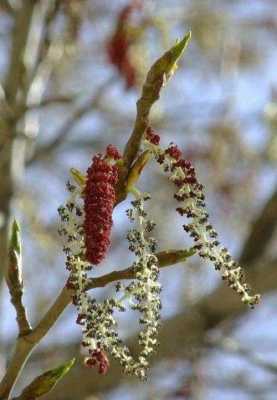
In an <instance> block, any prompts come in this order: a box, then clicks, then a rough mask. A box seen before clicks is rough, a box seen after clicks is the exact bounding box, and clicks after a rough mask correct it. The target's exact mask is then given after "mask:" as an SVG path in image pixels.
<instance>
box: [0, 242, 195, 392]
mask: <svg viewBox="0 0 277 400" xmlns="http://www.w3.org/2000/svg"><path fill="white" fill-rule="evenodd" d="M193 254H194V250H192V249H191V250H172V251H164V252H161V253H158V254H157V257H158V260H159V265H160V267H161V268H164V267H167V266H170V265H173V264H176V263H178V262H181V261H184V260H186V259H187V258H188V257H190V256H192V255H193ZM134 276H135V271H134V270H133V268H126V269H125V270H122V271H114V272H111V273H109V274H106V275H103V276H100V277H99V278H94V279H91V280H90V284H89V286H88V290H89V289H94V288H98V287H103V286H106V285H108V284H109V283H111V282H115V281H117V280H122V279H132V278H134ZM70 302H71V294H70V292H69V291H68V290H67V289H66V287H64V288H63V289H62V291H61V292H60V294H59V296H58V297H57V299H56V301H55V303H54V304H53V305H52V307H51V308H50V309H49V310H48V312H47V313H46V314H45V315H44V317H43V318H42V320H41V321H40V322H39V323H38V325H37V326H36V328H34V329H33V330H32V331H31V332H29V333H26V334H25V335H24V336H20V337H19V338H18V339H17V343H16V348H15V351H14V354H13V356H12V359H11V362H10V365H9V367H8V369H7V371H6V374H5V376H4V378H3V381H2V382H1V384H0V399H6V398H8V396H9V394H10V393H11V391H12V389H13V387H14V385H15V383H16V380H17V378H18V376H19V374H20V373H21V371H22V368H23V366H24V365H25V363H26V361H27V359H28V358H29V356H30V355H31V353H32V351H33V349H34V348H35V346H36V345H37V344H38V343H39V342H40V341H41V339H42V338H43V337H44V336H45V335H46V334H47V333H48V331H49V330H50V329H51V328H52V326H53V325H54V324H55V322H56V321H57V319H58V318H59V317H60V315H61V314H62V313H63V311H64V310H65V308H66V307H67V306H68V304H70Z"/></svg>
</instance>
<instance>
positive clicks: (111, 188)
mask: <svg viewBox="0 0 277 400" xmlns="http://www.w3.org/2000/svg"><path fill="white" fill-rule="evenodd" d="M119 158H120V154H119V152H118V151H117V149H116V148H115V147H114V146H111V145H109V146H108V147H107V150H106V157H103V156H102V155H101V154H98V155H96V156H95V157H93V162H92V165H91V166H90V167H89V168H88V170H87V180H86V186H85V190H84V210H85V217H84V235H85V247H86V259H87V261H89V262H91V263H92V264H99V263H100V262H101V261H102V260H103V258H104V257H105V254H106V252H107V250H108V247H109V245H110V232H111V227H112V212H113V207H114V203H115V185H116V183H117V181H118V167H117V166H116V165H111V164H110V163H109V159H112V160H118V159H119Z"/></svg>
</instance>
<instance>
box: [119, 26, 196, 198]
mask: <svg viewBox="0 0 277 400" xmlns="http://www.w3.org/2000/svg"><path fill="white" fill-rule="evenodd" d="M190 37H191V34H190V33H188V34H187V35H186V36H185V37H184V38H183V39H182V40H181V41H180V42H178V43H177V44H176V45H175V46H173V47H172V48H171V49H170V50H168V51H167V52H166V53H164V54H163V55H162V57H161V58H159V59H158V60H157V61H156V62H155V63H154V64H153V65H152V67H151V68H150V70H149V72H148V74H147V76H146V81H145V83H144V85H143V87H142V94H141V97H140V99H139V100H138V101H137V115H136V120H135V124H134V129H133V131H132V133H131V136H130V138H129V140H128V142H127V144H126V147H125V150H124V154H123V161H124V164H123V167H122V169H121V171H120V176H119V183H118V188H117V199H118V201H121V200H123V199H124V198H125V197H126V188H125V184H126V182H127V176H128V174H129V172H130V167H131V165H132V163H133V162H134V160H135V158H136V157H137V154H138V151H139V148H140V143H141V140H142V137H143V134H144V132H145V129H146V128H147V126H148V124H149V115H150V111H151V108H152V106H153V104H154V103H155V102H156V101H157V100H158V99H159V98H160V92H161V89H162V88H163V87H164V85H165V83H166V82H167V81H168V79H169V78H170V77H171V75H172V74H173V73H174V71H175V67H176V63H177V61H178V60H179V58H180V57H181V56H182V54H183V52H184V50H185V48H186V47H187V44H188V42H189V40H190Z"/></svg>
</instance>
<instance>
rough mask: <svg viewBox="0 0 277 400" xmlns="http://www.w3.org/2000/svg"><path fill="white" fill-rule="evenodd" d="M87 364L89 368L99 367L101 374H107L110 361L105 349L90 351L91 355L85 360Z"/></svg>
mask: <svg viewBox="0 0 277 400" xmlns="http://www.w3.org/2000/svg"><path fill="white" fill-rule="evenodd" d="M85 365H86V366H87V367H89V368H93V367H97V368H98V373H99V374H101V375H106V373H107V372H108V370H109V367H110V362H109V359H108V357H107V354H106V353H105V352H104V351H103V350H100V349H96V350H93V351H91V352H90V356H89V357H88V358H87V359H86V360H85Z"/></svg>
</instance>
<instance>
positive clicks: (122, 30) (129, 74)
mask: <svg viewBox="0 0 277 400" xmlns="http://www.w3.org/2000/svg"><path fill="white" fill-rule="evenodd" d="M140 6H141V2H140V1H137V0H133V1H131V3H130V4H129V5H127V6H125V7H124V8H123V9H122V11H121V12H120V14H119V16H118V21H117V26H116V29H115V32H114V34H113V36H112V38H111V39H110V41H109V42H108V45H107V53H108V58H109V61H110V63H111V64H113V65H114V66H115V67H116V68H117V70H118V71H119V73H120V74H121V76H122V77H123V78H124V80H125V83H126V89H130V88H132V87H134V86H135V83H136V69H135V67H134V65H133V64H132V62H131V60H130V55H129V48H130V45H131V38H130V37H129V35H128V32H127V25H128V22H129V19H130V16H131V14H132V12H133V11H134V10H135V9H138V8H139V7H140Z"/></svg>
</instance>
